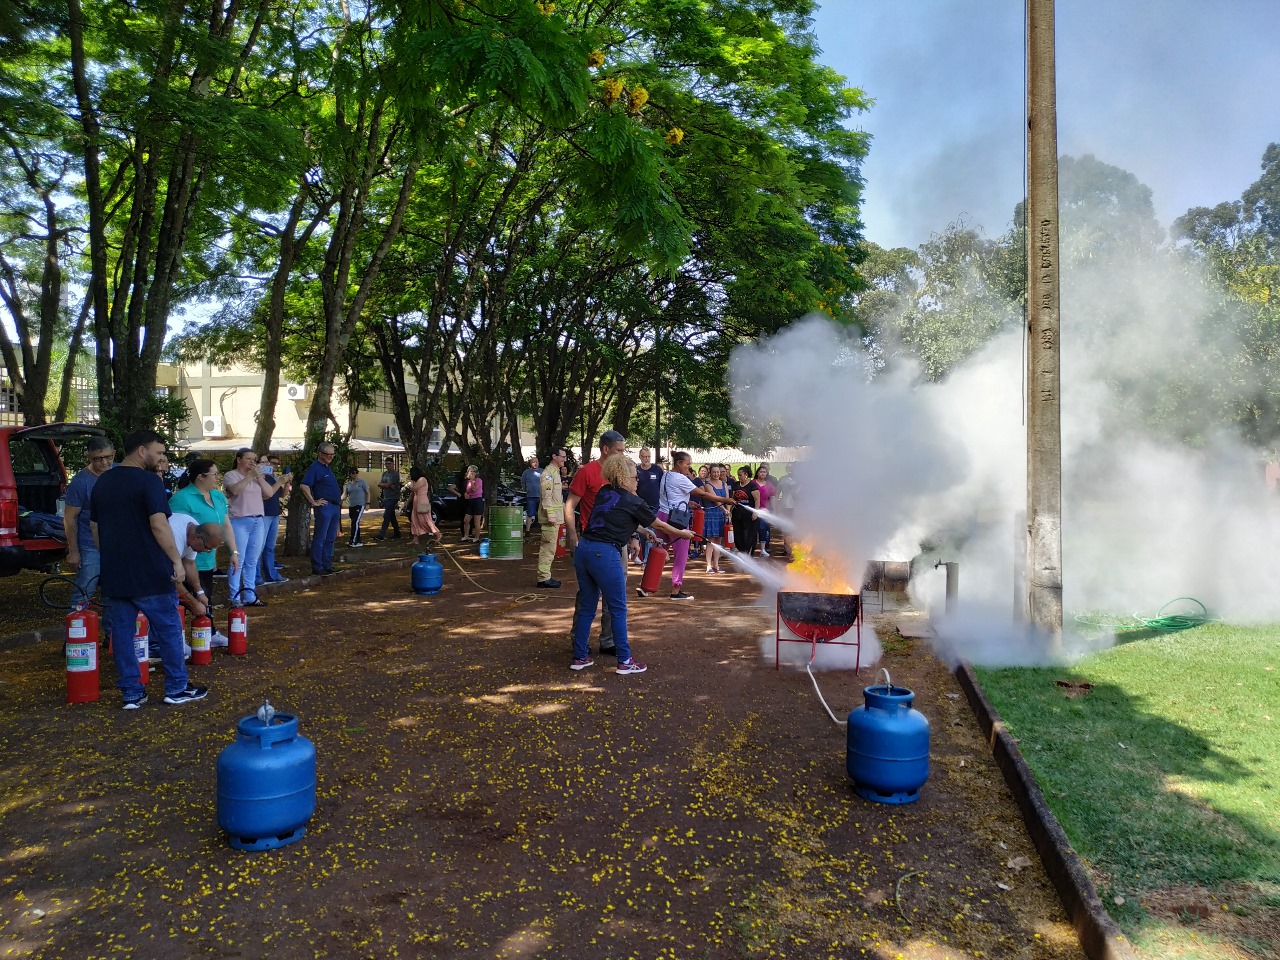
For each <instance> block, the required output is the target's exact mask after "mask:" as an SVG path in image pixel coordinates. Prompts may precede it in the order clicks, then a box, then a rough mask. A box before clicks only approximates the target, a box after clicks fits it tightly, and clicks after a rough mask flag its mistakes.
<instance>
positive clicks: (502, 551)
mask: <svg viewBox="0 0 1280 960" xmlns="http://www.w3.org/2000/svg"><path fill="white" fill-rule="evenodd" d="M489 559H490V560H523V559H524V507H501V506H493V507H490V508H489Z"/></svg>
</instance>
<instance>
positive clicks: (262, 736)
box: [218, 703, 316, 850]
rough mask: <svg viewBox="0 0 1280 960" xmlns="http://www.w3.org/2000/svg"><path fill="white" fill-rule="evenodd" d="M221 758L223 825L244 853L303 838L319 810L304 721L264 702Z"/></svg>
mask: <svg viewBox="0 0 1280 960" xmlns="http://www.w3.org/2000/svg"><path fill="white" fill-rule="evenodd" d="M236 730H237V732H238V734H239V736H238V737H237V739H236V742H235V743H232V744H230V745H228V746H227V747H226V748H225V749H224V750H223V751H222V753H220V754H218V826H220V827H221V828H222V829H223V830H225V831H227V833H228V834H229V838H230V842H231V846H233V847H235V848H236V849H238V850H271V849H274V848H275V847H283V846H284V845H285V844H288V843H293V842H294V841H295V840H301V839H302V837H303V835H304V834H305V833H306V832H307V822H308V821H309V820H310V819H311V815H312V814H314V813H315V812H316V748H315V745H314V744H312V742H311V741H310V740H308V739H307V738H306V737H304V736H302V735H301V734H299V733H298V718H297V717H295V716H292V715H290V714H287V713H276V712H275V709H274V708H273V707H272V706H271V704H270V703H264V704H263V705H262V707H261V709H259V710H258V713H257V715H256V716H251V717H245V718H244V719H243V720H241V721H240V722H239V723H238V724H236Z"/></svg>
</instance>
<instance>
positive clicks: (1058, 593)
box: [1026, 0, 1062, 647]
mask: <svg viewBox="0 0 1280 960" xmlns="http://www.w3.org/2000/svg"><path fill="white" fill-rule="evenodd" d="M1053 4H1054V0H1027V204H1026V218H1027V222H1026V229H1027V570H1026V572H1027V613H1028V616H1029V617H1030V619H1031V622H1032V623H1033V624H1034V625H1035V626H1037V627H1039V628H1040V629H1042V630H1044V631H1046V632H1047V633H1048V634H1049V635H1050V636H1051V637H1052V638H1053V642H1054V646H1055V647H1057V646H1061V643H1062V421H1061V405H1060V396H1061V390H1060V388H1061V375H1060V350H1059V337H1058V335H1059V331H1060V326H1059V320H1060V306H1061V301H1060V297H1059V286H1058V111H1057V87H1056V80H1055V67H1054V23H1053V17H1054V9H1053Z"/></svg>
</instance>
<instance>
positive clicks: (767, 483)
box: [755, 463, 778, 557]
mask: <svg viewBox="0 0 1280 960" xmlns="http://www.w3.org/2000/svg"><path fill="white" fill-rule="evenodd" d="M755 480H756V486H758V487H759V488H760V509H761V510H768V509H769V504H770V503H771V502H772V501H773V498H774V497H776V496H777V495H778V488H777V487H775V486H774V485H773V481H772V480H770V479H769V465H768V464H767V463H762V464H760V466H758V467H756V476H755ZM758 523H759V532H760V556H762V557H767V556H768V555H769V533H770V528H769V521H767V520H766V519H765V518H764V517H759V518H758Z"/></svg>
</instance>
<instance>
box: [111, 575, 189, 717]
mask: <svg viewBox="0 0 1280 960" xmlns="http://www.w3.org/2000/svg"><path fill="white" fill-rule="evenodd" d="M106 608H107V622H108V623H110V624H111V636H112V637H114V638H115V639H114V641H113V642H112V644H111V656H112V659H114V660H115V662H116V686H117V687H119V688H120V692H121V693H122V694H124V697H125V699H126V700H128V699H132V698H134V697H140V696H142V694H144V693H146V688H144V687H143V686H142V677H141V675H140V674H139V672H138V657H137V654H136V652H135V651H134V648H133V634H134V627H135V623H136V621H137V619H138V611H142V612H143V613H145V614H146V615H147V621H148V623H149V624H150V631H151V649H152V650H156V649H159V652H160V661H161V662H162V663H163V664H164V692H165V693H166V694H169V693H177V692H178V691H179V690H185V689H187V665H186V664H185V663H183V657H182V621H180V620H179V619H178V591H177V590H175V589H173V588H172V587H170V588H169V592H168V593H156V594H152V595H151V596H148V597H111V598H109V599H108V600H107V603H106Z"/></svg>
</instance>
